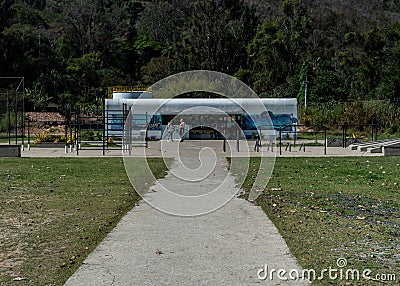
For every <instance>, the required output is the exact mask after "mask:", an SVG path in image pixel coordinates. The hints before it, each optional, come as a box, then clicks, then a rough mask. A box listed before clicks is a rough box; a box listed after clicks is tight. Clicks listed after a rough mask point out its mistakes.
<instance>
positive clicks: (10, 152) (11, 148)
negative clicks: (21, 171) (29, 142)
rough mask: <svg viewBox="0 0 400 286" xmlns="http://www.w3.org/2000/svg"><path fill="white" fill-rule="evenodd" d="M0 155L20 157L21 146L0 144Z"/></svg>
mask: <svg viewBox="0 0 400 286" xmlns="http://www.w3.org/2000/svg"><path fill="white" fill-rule="evenodd" d="M0 157H21V146H20V145H0Z"/></svg>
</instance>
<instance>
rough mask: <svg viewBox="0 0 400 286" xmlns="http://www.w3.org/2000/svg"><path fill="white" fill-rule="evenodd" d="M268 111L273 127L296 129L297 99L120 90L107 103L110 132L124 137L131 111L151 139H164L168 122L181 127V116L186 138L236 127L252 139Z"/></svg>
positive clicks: (215, 136)
mask: <svg viewBox="0 0 400 286" xmlns="http://www.w3.org/2000/svg"><path fill="white" fill-rule="evenodd" d="M139 97H140V98H139ZM266 111H267V112H268V115H269V118H270V119H271V120H270V121H268V122H272V126H270V129H271V130H276V131H278V130H280V131H282V132H285V133H292V132H293V131H294V128H293V125H295V124H296V122H297V99H296V98H152V96H151V93H150V92H145V93H144V94H143V92H141V91H136V92H116V93H113V98H112V99H106V102H105V113H106V114H105V116H106V126H107V127H106V132H107V133H108V136H115V137H121V136H122V135H123V129H124V122H125V120H126V116H127V115H128V113H129V112H131V113H132V114H134V116H133V117H132V118H133V119H132V122H133V124H134V125H135V126H138V127H139V129H140V128H141V129H142V130H143V129H145V130H146V134H147V137H148V138H147V139H150V140H158V139H161V138H162V134H163V132H164V130H165V128H166V126H167V124H168V122H170V121H172V123H173V124H174V125H175V126H177V125H178V124H179V119H180V118H185V122H187V127H186V128H187V130H186V133H185V138H186V139H222V137H221V136H220V135H221V134H220V133H221V132H220V131H221V130H224V134H225V136H227V134H229V136H231V137H233V138H235V132H230V130H231V129H232V128H233V126H239V127H240V128H241V129H242V131H243V134H245V136H246V138H251V137H253V136H254V133H255V132H257V126H258V125H259V124H260V122H257V121H259V120H263V118H264V119H265V112H266ZM270 125H271V124H270Z"/></svg>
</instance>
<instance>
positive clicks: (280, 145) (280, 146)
mask: <svg viewBox="0 0 400 286" xmlns="http://www.w3.org/2000/svg"><path fill="white" fill-rule="evenodd" d="M279 155H282V126H279Z"/></svg>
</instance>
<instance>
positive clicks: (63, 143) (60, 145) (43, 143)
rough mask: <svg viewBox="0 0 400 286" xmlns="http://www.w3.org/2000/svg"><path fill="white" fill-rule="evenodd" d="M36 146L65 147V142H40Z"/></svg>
mask: <svg viewBox="0 0 400 286" xmlns="http://www.w3.org/2000/svg"><path fill="white" fill-rule="evenodd" d="M36 146H37V148H65V142H59V143H56V142H40V143H37V145H36Z"/></svg>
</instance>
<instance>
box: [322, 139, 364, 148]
mask: <svg viewBox="0 0 400 286" xmlns="http://www.w3.org/2000/svg"><path fill="white" fill-rule="evenodd" d="M361 142H362V140H361V139H359V138H346V146H347V147H348V146H350V145H351V144H354V143H361ZM327 146H328V147H343V138H327Z"/></svg>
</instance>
